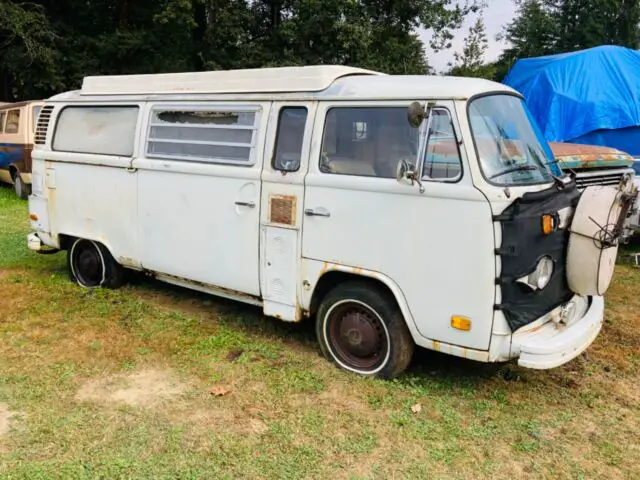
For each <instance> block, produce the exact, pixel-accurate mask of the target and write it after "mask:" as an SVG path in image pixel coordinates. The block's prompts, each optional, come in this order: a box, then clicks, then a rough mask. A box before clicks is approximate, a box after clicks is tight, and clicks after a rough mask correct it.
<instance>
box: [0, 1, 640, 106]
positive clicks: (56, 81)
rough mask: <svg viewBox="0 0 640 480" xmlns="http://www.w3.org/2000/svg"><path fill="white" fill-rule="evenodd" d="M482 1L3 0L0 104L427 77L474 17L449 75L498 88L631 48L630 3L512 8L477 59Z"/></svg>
mask: <svg viewBox="0 0 640 480" xmlns="http://www.w3.org/2000/svg"><path fill="white" fill-rule="evenodd" d="M486 1H487V0H29V1H25V0H0V100H2V101H11V100H16V99H36V98H46V97H47V96H50V95H52V94H55V93H57V92H61V91H65V90H70V89H75V88H78V87H79V86H80V84H81V81H82V78H83V77H84V76H86V75H95V74H126V73H157V72H176V71H201V70H213V69H231V68H256V67H265V66H281V65H315V64H344V65H352V66H358V67H363V68H370V69H374V70H379V71H383V72H386V73H400V74H402V73H407V74H426V73H430V72H432V70H431V68H430V66H429V63H428V59H427V56H426V51H425V45H423V43H422V42H421V41H420V38H419V36H418V33H417V31H418V30H419V29H426V30H428V31H429V32H430V33H431V35H432V36H431V40H430V46H431V47H432V49H433V50H436V51H437V50H439V49H445V48H450V47H451V40H452V38H453V31H455V30H456V29H458V28H460V26H461V25H462V22H463V20H464V19H465V18H467V17H468V16H469V15H476V17H477V18H476V21H475V23H474V24H473V25H472V27H471V28H470V30H469V33H468V35H467V38H466V39H465V44H464V48H463V51H462V52H456V53H455V55H454V59H455V61H454V62H452V65H451V70H450V72H448V73H451V74H455V75H465V76H477V77H485V78H493V79H496V80H501V79H502V78H503V77H504V75H505V74H506V73H507V72H508V70H509V68H510V67H511V66H512V65H513V63H515V61H516V60H517V59H518V58H523V57H532V56H539V55H548V54H552V53H559V52H567V51H574V50H579V49H583V48H588V47H592V46H596V45H601V44H614V45H624V46H628V47H632V48H638V47H640V42H639V40H640V33H639V27H638V26H639V24H640V2H639V1H638V0H514V1H515V2H516V4H517V5H518V10H517V14H516V17H515V18H514V19H513V21H512V22H510V23H509V24H508V25H507V26H506V27H505V28H504V31H503V32H502V34H501V37H502V39H503V40H504V41H505V43H506V45H507V48H506V49H505V51H504V52H503V54H502V55H501V57H500V59H499V60H498V61H497V62H494V63H490V64H487V63H486V62H485V60H484V57H485V54H486V50H487V45H488V40H487V36H486V32H485V26H484V22H483V18H482V7H483V6H485V5H486Z"/></svg>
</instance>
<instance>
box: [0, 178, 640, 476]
mask: <svg viewBox="0 0 640 480" xmlns="http://www.w3.org/2000/svg"><path fill="white" fill-rule="evenodd" d="M2 195H3V193H2V191H1V190H0V206H2V205H4V207H3V208H0V299H1V300H0V478H11V479H12V480H13V479H28V480H31V479H64V480H67V479H82V480H85V479H93V478H109V479H111V478H136V479H137V478H154V479H161V480H164V479H167V480H168V479H175V478H190V479H191V478H193V479H197V478H202V479H209V478H262V479H278V480H280V479H296V480H297V479H301V478H305V479H315V478H319V479H320V478H322V479H323V478H336V479H345V480H346V479H349V480H355V479H360V480H362V479H373V478H375V479H378V478H439V479H440V478H442V479H445V478H446V479H458V478H465V479H466V478H473V479H476V478H491V479H511V478H514V477H517V478H553V479H554V480H555V479H565V478H566V479H578V478H589V479H607V480H608V479H618V478H619V479H635V478H638V479H640V464H639V463H638V458H640V442H639V441H638V438H639V437H638V432H639V431H640V401H639V398H640V390H639V388H640V387H638V385H640V313H639V312H640V270H636V269H633V268H631V267H628V266H619V267H618V268H617V271H616V277H615V283H614V285H613V286H612V288H611V290H610V291H609V292H608V294H607V298H606V304H607V311H606V318H605V325H604V328H603V331H602V333H601V334H600V336H599V337H598V338H597V340H596V342H595V343H594V344H593V345H592V346H591V348H590V349H589V351H588V355H586V356H581V357H579V358H577V359H575V360H574V361H572V362H570V363H569V364H567V365H565V366H562V367H560V368H557V369H553V370H550V371H530V370H524V369H521V368H518V367H517V366H514V365H503V366H487V365H481V364H476V363H474V362H470V361H466V360H463V359H456V358H452V357H448V356H444V355H441V354H437V353H431V352H425V351H422V350H419V351H418V352H417V355H416V357H415V359H414V363H413V365H412V367H411V369H410V371H409V372H408V373H407V374H406V375H405V376H403V377H402V378H399V379H397V380H396V381H393V382H383V381H372V380H369V379H362V378H358V377H355V376H353V375H350V374H347V373H345V372H341V371H339V370H337V369H336V368H334V367H332V366H331V365H329V364H328V363H327V362H326V361H325V360H324V359H323V358H322V357H321V356H320V354H319V352H318V349H317V346H316V344H315V339H314V334H313V328H312V325H305V324H302V325H289V324H284V323H282V322H278V321H275V320H270V319H266V318H264V317H262V316H261V315H260V312H259V311H258V310H257V309H254V308H250V307H247V308H245V307H243V306H240V305H238V304H234V303H232V302H227V301H223V300H218V299H215V298H213V297H207V296H205V295H200V294H197V293H194V292H190V291H187V290H183V289H179V288H173V287H168V286H166V285H163V284H160V283H157V282H153V281H149V280H146V279H137V278H134V279H133V282H131V283H130V284H129V285H128V286H126V287H125V288H123V289H121V290H118V291H102V290H99V291H86V290H83V289H80V288H77V287H75V286H74V285H72V284H70V283H69V281H68V279H67V274H66V272H65V269H64V256H62V255H51V256H44V257H43V256H37V255H33V254H31V253H30V252H28V251H25V250H26V249H25V248H24V238H25V237H24V234H25V230H26V228H23V227H19V228H15V229H14V230H6V229H4V230H3V226H6V225H14V224H15V223H16V220H15V219H16V218H22V217H20V216H23V215H24V211H25V207H24V204H23V203H20V202H18V201H17V200H13V197H11V198H10V197H9V196H7V197H6V201H4V200H3V197H2ZM3 201H4V204H3V203H2V202H3ZM12 209H13V210H12ZM12 215H13V217H12ZM25 225H26V222H25ZM12 228H13V227H12ZM416 405H420V408H416ZM14 412H16V413H14Z"/></svg>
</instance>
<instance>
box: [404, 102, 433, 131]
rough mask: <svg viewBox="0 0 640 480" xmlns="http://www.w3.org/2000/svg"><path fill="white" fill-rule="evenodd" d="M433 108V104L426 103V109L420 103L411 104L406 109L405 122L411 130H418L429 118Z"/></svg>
mask: <svg viewBox="0 0 640 480" xmlns="http://www.w3.org/2000/svg"><path fill="white" fill-rule="evenodd" d="M433 107H434V103H433V102H429V103H427V106H426V108H425V106H424V105H423V104H422V103H420V102H413V103H412V104H411V105H409V108H408V109H407V120H408V121H409V125H411V126H412V127H413V128H418V127H419V126H420V125H422V122H423V121H424V120H425V119H427V118H429V115H431V109H432V108H433Z"/></svg>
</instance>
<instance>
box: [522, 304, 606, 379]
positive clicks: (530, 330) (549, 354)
mask: <svg viewBox="0 0 640 480" xmlns="http://www.w3.org/2000/svg"><path fill="white" fill-rule="evenodd" d="M603 319H604V299H603V298H602V297H590V304H589V306H588V308H587V310H586V312H585V313H584V315H582V316H581V317H580V318H577V319H575V320H574V321H572V322H570V323H568V324H567V325H561V324H559V323H557V322H554V321H551V320H549V321H546V322H545V323H542V324H538V322H535V323H534V324H531V325H527V326H526V327H523V328H521V329H520V330H518V331H517V332H515V333H514V334H513V336H512V339H511V355H512V357H517V358H518V365H520V366H522V367H525V368H533V369H539V370H542V369H549V368H555V367H558V366H560V365H562V364H565V363H567V362H569V361H570V360H573V359H574V358H575V357H577V356H578V355H580V354H581V353H582V352H584V351H585V350H586V349H587V348H588V347H589V345H591V344H592V343H593V341H594V340H595V339H596V337H597V336H598V333H599V332H600V329H601V328H602V322H603Z"/></svg>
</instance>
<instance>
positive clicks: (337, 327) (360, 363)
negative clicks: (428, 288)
mask: <svg viewBox="0 0 640 480" xmlns="http://www.w3.org/2000/svg"><path fill="white" fill-rule="evenodd" d="M316 335H317V338H318V343H319V344H320V349H321V350H322V352H323V354H324V355H325V357H326V358H327V359H329V360H330V361H332V362H333V363H335V364H336V365H337V366H338V367H340V368H342V369H344V370H347V371H350V372H354V373H357V374H359V375H364V376H372V377H378V378H393V377H395V376H397V375H399V374H400V373H402V372H403V371H404V370H406V368H407V367H408V366H409V364H410V363H411V358H412V356H413V349H414V343H413V339H412V338H411V333H410V332H409V329H408V328H407V325H406V324H405V321H404V318H403V316H402V313H401V312H400V309H399V308H398V306H397V304H396V302H395V300H394V299H393V298H392V297H391V296H390V295H389V294H387V293H386V292H384V291H382V290H381V289H377V288H375V287H372V286H371V285H369V284H367V283H364V282H353V283H347V284H343V285H339V286H337V287H335V288H334V289H333V290H331V291H330V292H329V293H328V294H327V296H326V297H325V298H324V300H323V301H322V303H321V305H320V308H319V309H318V314H317V319H316Z"/></svg>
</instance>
